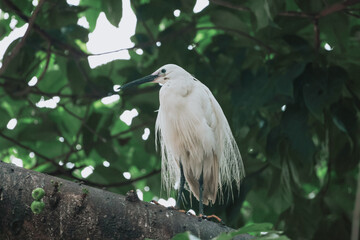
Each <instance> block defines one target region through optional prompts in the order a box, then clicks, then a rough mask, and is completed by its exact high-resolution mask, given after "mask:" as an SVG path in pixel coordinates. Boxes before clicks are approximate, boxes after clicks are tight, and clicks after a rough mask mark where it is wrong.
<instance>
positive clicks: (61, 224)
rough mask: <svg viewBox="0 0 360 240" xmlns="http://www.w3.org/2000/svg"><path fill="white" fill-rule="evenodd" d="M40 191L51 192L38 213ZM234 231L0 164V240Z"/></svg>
mask: <svg viewBox="0 0 360 240" xmlns="http://www.w3.org/2000/svg"><path fill="white" fill-rule="evenodd" d="M60 183H62V184H60ZM37 187H41V188H43V189H44V190H45V193H46V194H45V197H44V198H43V200H44V202H45V208H44V210H43V212H41V213H40V214H38V215H35V214H34V213H33V212H32V211H31V209H30V205H31V203H32V201H33V199H32V196H31V192H32V190H33V189H35V188H37ZM85 189H86V190H85ZM232 230H233V229H231V228H229V227H226V226H222V225H220V224H218V223H214V222H211V221H206V220H202V221H199V220H198V218H197V217H195V216H188V215H186V214H184V213H180V212H177V211H173V210H169V209H167V208H165V207H163V206H157V205H154V204H150V203H147V202H142V201H140V200H139V199H138V198H137V196H136V194H135V193H133V194H131V193H130V194H128V195H127V196H126V197H125V196H122V195H118V194H114V193H111V192H107V191H104V190H101V189H97V188H92V187H88V186H84V185H81V184H79V183H74V182H70V181H67V180H63V179H60V178H56V177H52V176H49V175H46V174H42V173H39V172H34V171H30V170H26V169H23V168H19V167H16V166H14V165H12V164H7V163H3V162H0V239H144V238H151V239H170V238H171V237H172V236H174V235H175V234H177V233H180V232H184V231H190V232H191V233H192V234H194V235H196V236H198V237H199V238H201V239H211V238H213V237H215V236H217V235H219V234H220V233H221V232H229V231H232ZM247 236H248V235H247ZM247 236H243V237H244V238H243V239H247Z"/></svg>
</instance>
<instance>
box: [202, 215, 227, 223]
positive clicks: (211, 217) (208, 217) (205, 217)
mask: <svg viewBox="0 0 360 240" xmlns="http://www.w3.org/2000/svg"><path fill="white" fill-rule="evenodd" d="M202 219H205V220H210V219H215V220H216V221H218V222H219V223H221V224H223V225H225V223H224V222H223V220H221V218H219V217H218V216H216V215H214V214H213V215H210V216H206V215H203V214H199V221H201V220H202Z"/></svg>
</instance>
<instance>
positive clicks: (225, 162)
mask: <svg viewBox="0 0 360 240" xmlns="http://www.w3.org/2000/svg"><path fill="white" fill-rule="evenodd" d="M198 84H199V85H200V86H201V88H202V89H203V90H204V91H205V92H206V96H207V99H204V100H205V101H207V102H210V104H209V106H210V108H211V109H209V110H208V109H206V113H207V114H206V120H207V123H208V125H209V127H211V128H212V129H213V130H214V133H215V136H216V137H217V138H218V143H219V148H218V150H217V155H218V158H219V166H220V181H219V188H220V189H221V188H222V186H223V185H226V186H227V187H228V188H229V190H230V192H232V189H231V186H232V182H233V181H235V182H236V183H237V187H238V189H239V188H240V181H241V180H242V179H243V178H244V177H245V171H244V166H243V162H242V158H241V155H240V151H239V148H238V146H237V144H236V141H235V139H234V137H233V134H232V132H231V129H230V126H229V123H228V121H227V119H226V117H225V114H224V112H223V110H222V109H221V107H220V104H219V103H218V102H217V101H216V99H215V97H214V96H213V94H212V93H211V91H210V90H209V89H208V88H207V87H206V86H205V85H204V84H202V83H201V82H200V81H199V82H198ZM204 104H206V102H205V103H204ZM220 192H221V191H220Z"/></svg>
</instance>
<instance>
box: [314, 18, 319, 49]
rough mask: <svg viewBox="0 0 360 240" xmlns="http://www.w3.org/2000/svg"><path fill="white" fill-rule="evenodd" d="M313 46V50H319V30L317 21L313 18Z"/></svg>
mask: <svg viewBox="0 0 360 240" xmlns="http://www.w3.org/2000/svg"><path fill="white" fill-rule="evenodd" d="M313 23H314V46H315V50H316V51H318V50H319V48H320V29H319V19H318V18H314V21H313Z"/></svg>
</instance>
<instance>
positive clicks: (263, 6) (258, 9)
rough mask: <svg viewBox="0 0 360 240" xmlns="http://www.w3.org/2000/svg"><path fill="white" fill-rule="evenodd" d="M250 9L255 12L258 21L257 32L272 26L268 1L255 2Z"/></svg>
mask: <svg viewBox="0 0 360 240" xmlns="http://www.w3.org/2000/svg"><path fill="white" fill-rule="evenodd" d="M250 8H251V10H252V11H253V12H254V14H255V17H256V21H257V30H260V29H262V28H264V27H266V26H268V25H269V24H270V22H271V21H272V16H271V13H270V8H269V3H268V1H267V0H253V1H251V3H250Z"/></svg>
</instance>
